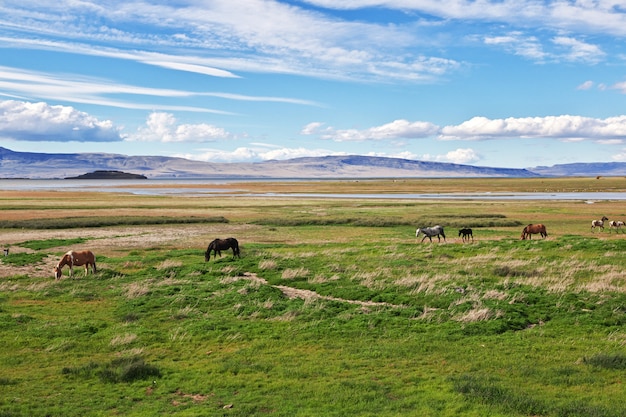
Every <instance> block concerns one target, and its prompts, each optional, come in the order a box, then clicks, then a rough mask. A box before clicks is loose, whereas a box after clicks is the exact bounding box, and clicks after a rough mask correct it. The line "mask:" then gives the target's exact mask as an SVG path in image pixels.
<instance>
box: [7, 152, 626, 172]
mask: <svg viewBox="0 0 626 417" xmlns="http://www.w3.org/2000/svg"><path fill="white" fill-rule="evenodd" d="M99 170H103V171H111V170H113V171H123V172H128V173H132V174H137V175H143V176H145V177H147V178H161V179H164V178H242V179H245V178H278V179H280V178H283V179H284V178H419V177H423V178H426V177H430V178H433V177H435V178H438V177H537V176H621V175H626V163H621V162H613V163H576V164H565V165H554V166H552V167H547V166H541V167H536V168H528V169H516V168H491V167H479V166H473V165H463V164H453V163H444V162H427V161H414V160H409V159H399V158H385V157H374V156H358V155H346V156H323V157H307V158H294V159H288V160H281V161H278V160H271V161H263V162H251V163H240V162H238V163H215V162H201V161H192V160H189V159H184V158H175V157H165V156H127V155H120V154H108V153H58V154H57V153H54V154H50V153H36V152H15V151H12V150H10V149H7V148H3V147H0V178H31V179H48V178H51V179H52V178H68V177H76V176H80V175H83V174H86V173H89V172H93V171H99Z"/></svg>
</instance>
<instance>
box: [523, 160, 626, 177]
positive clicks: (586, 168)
mask: <svg viewBox="0 0 626 417" xmlns="http://www.w3.org/2000/svg"><path fill="white" fill-rule="evenodd" d="M530 170H531V171H532V172H535V173H537V174H539V175H542V176H556V177H596V176H605V177H619V176H626V162H596V163H574V164H562V165H553V166H551V167H545V166H539V167H535V168H530Z"/></svg>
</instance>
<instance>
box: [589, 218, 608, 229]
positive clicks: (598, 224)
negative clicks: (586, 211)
mask: <svg viewBox="0 0 626 417" xmlns="http://www.w3.org/2000/svg"><path fill="white" fill-rule="evenodd" d="M607 220H608V218H607V217H606V216H602V219H601V220H592V221H591V231H592V232H593V231H594V229H595V228H596V227H599V228H600V229H602V230H604V222H605V221H607Z"/></svg>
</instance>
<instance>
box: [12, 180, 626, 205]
mask: <svg viewBox="0 0 626 417" xmlns="http://www.w3.org/2000/svg"><path fill="white" fill-rule="evenodd" d="M254 181H259V182H263V181H264V182H287V181H289V182H297V181H304V180H299V179H282V178H280V179H249V178H246V179H148V180H114V181H112V180H62V179H51V180H48V179H45V180H29V179H3V180H0V190H7V191H45V190H57V191H77V192H78V191H91V192H124V193H129V194H137V195H180V196H188V197H209V196H212V195H215V196H218V195H219V196H233V197H269V198H271V197H302V198H315V197H319V198H346V199H350V198H354V199H408V200H412V199H415V200H419V199H423V200H432V199H456V200H579V201H588V202H593V201H602V200H626V193H622V192H550V193H541V192H534V193H491V192H485V193H429V194H411V193H406V194H398V193H393V194H391V193H390V194H339V193H337V194H333V193H285V194H281V193H262V194H258V193H245V192H242V190H239V189H237V184H238V183H244V182H246V183H249V182H254ZM306 181H311V180H306ZM320 181H323V180H320ZM218 184H219V185H220V186H221V188H211V185H218ZM224 184H227V185H232V188H223V186H224Z"/></svg>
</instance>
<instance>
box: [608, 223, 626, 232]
mask: <svg viewBox="0 0 626 417" xmlns="http://www.w3.org/2000/svg"><path fill="white" fill-rule="evenodd" d="M622 226H624V222H623V221H621V220H611V221H610V222H609V232H611V230H612V229H615V233H619V229H620V227H622Z"/></svg>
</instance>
